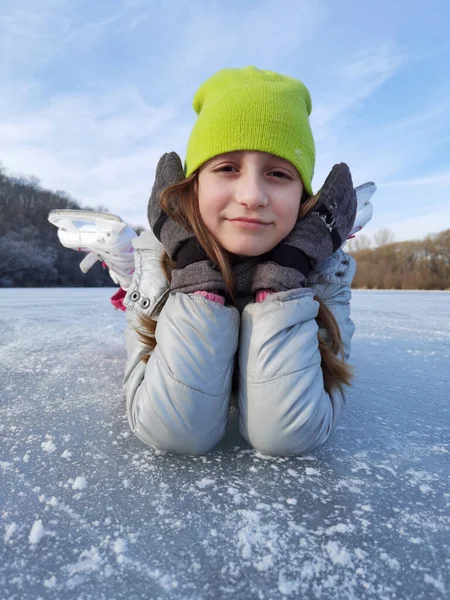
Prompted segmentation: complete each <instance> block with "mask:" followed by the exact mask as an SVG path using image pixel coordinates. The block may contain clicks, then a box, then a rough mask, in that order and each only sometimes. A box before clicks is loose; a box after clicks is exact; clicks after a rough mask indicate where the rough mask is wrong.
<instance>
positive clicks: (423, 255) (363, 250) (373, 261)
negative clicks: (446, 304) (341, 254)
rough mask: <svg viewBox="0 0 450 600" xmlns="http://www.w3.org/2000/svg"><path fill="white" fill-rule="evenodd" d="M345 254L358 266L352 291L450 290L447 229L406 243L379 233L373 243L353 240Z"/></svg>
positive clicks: (359, 238) (384, 231) (449, 235)
mask: <svg viewBox="0 0 450 600" xmlns="http://www.w3.org/2000/svg"><path fill="white" fill-rule="evenodd" d="M346 251H347V252H348V253H349V254H351V255H352V256H353V258H355V260H356V262H357V263H358V269H357V271H356V276H355V279H354V280H353V285H352V287H353V288H366V289H381V290H384V289H395V290H450V229H447V230H445V231H441V232H440V233H436V234H434V235H428V236H427V237H426V238H425V239H423V240H417V241H416V240H414V241H407V242H394V241H393V234H392V232H391V231H389V230H388V229H382V230H380V231H378V232H377V233H376V234H375V235H374V240H373V241H372V240H370V238H368V237H367V236H365V235H364V234H360V235H359V236H356V237H355V239H354V240H351V241H350V242H349V243H348V245H347V247H346Z"/></svg>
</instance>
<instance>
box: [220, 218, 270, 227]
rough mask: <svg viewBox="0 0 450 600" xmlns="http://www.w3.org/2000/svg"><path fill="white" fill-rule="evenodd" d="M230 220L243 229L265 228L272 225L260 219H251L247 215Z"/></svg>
mask: <svg viewBox="0 0 450 600" xmlns="http://www.w3.org/2000/svg"><path fill="white" fill-rule="evenodd" d="M228 220H229V221H230V222H231V223H234V224H235V225H237V226H238V227H241V228H243V229H263V228H264V227H267V226H268V225H270V223H266V222H265V221H260V220H259V219H249V218H247V217H239V218H237V219H228Z"/></svg>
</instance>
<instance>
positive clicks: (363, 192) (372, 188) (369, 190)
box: [355, 181, 377, 208]
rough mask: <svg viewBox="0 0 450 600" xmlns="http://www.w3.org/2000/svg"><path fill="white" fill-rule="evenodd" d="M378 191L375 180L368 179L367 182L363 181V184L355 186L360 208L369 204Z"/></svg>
mask: <svg viewBox="0 0 450 600" xmlns="http://www.w3.org/2000/svg"><path fill="white" fill-rule="evenodd" d="M376 191H377V186H376V185H375V184H374V183H373V181H368V182H367V183H363V184H362V185H358V186H357V187H355V192H356V198H357V200H358V208H359V207H362V206H364V205H365V204H367V203H368V202H369V200H370V199H371V198H372V196H373V195H374V194H375V192H376Z"/></svg>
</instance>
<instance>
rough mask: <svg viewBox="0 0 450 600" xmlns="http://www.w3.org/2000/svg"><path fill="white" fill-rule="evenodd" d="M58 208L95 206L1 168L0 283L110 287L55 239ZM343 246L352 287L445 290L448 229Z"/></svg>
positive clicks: (449, 268) (382, 233)
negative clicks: (52, 219) (352, 268)
mask: <svg viewBox="0 0 450 600" xmlns="http://www.w3.org/2000/svg"><path fill="white" fill-rule="evenodd" d="M63 208H64V209H80V208H82V209H84V210H94V209H91V208H89V207H86V206H81V205H80V204H79V203H78V202H77V201H76V200H74V199H72V198H71V197H70V196H69V195H68V194H66V193H65V192H61V191H56V192H52V191H49V190H45V189H43V188H42V187H41V186H40V183H39V180H38V179H37V178H35V177H31V178H24V177H10V176H8V175H6V174H5V172H4V170H3V169H1V168H0V287H52V286H67V287H79V286H80V287H81V286H85V287H102V286H112V285H114V284H113V282H112V280H111V278H110V277H109V275H108V271H107V270H105V269H103V268H102V267H101V265H100V263H99V262H98V263H96V264H95V265H94V267H93V268H92V269H91V270H90V271H89V272H88V273H87V274H84V273H82V272H81V270H80V268H79V263H80V260H81V259H82V257H83V255H82V254H81V253H79V252H74V251H73V250H69V249H67V248H64V247H63V246H62V245H61V243H60V242H59V240H58V236H57V229H56V227H54V226H53V225H51V224H50V223H49V222H48V214H49V212H50V211H51V210H54V209H63ZM95 210H106V209H105V208H103V207H100V208H96V209H95ZM135 229H136V231H137V232H140V231H142V228H140V227H139V228H136V227H135ZM345 250H346V251H347V252H349V253H350V254H351V255H352V256H353V257H354V258H355V259H356V261H357V263H358V269H357V272H356V276H355V279H354V281H353V287H355V288H368V289H405V290H409V289H424V290H431V289H438V290H443V289H450V229H448V230H446V231H442V232H441V233H438V234H435V235H429V236H427V237H426V238H425V239H424V240H419V241H407V242H394V236H393V234H392V232H391V231H390V230H389V229H381V230H379V231H377V232H376V233H375V235H374V239H373V240H371V239H370V238H368V237H367V236H366V235H364V234H359V235H358V236H356V237H355V238H354V239H353V240H350V241H349V242H348V244H347V245H346V248H345Z"/></svg>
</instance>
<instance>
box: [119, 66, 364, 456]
mask: <svg viewBox="0 0 450 600" xmlns="http://www.w3.org/2000/svg"><path fill="white" fill-rule="evenodd" d="M194 109H195V111H196V113H197V114H198V118H197V121H196V123H195V125H194V128H193V130H192V133H191V136H190V139H189V142H188V148H187V155H186V164H185V172H184V171H183V168H182V166H181V161H180V159H179V157H178V156H177V155H176V154H174V153H172V154H169V155H164V156H163V157H162V159H161V160H160V162H159V164H158V167H157V171H156V179H155V184H154V188H153V191H152V195H151V198H150V202H149V211H148V213H149V221H150V225H151V227H152V232H145V233H143V234H142V235H141V236H140V237H139V238H138V240H137V242H135V274H134V278H133V283H132V285H131V286H130V288H129V290H128V293H127V295H126V298H125V306H126V307H127V309H128V310H127V319H128V329H127V333H126V341H127V353H128V361H127V365H126V374H125V392H126V398H127V411H128V418H129V422H130V425H131V428H132V430H133V432H134V433H135V434H136V435H137V436H138V437H139V438H140V439H141V440H142V441H144V442H145V443H147V444H150V445H152V446H154V447H156V448H159V449H161V450H166V451H170V452H181V453H188V454H203V453H205V452H208V451H209V450H211V449H212V448H214V446H216V444H217V443H218V442H219V441H220V440H221V438H222V437H223V435H224V432H225V428H226V423H227V416H228V412H229V406H230V396H231V393H232V381H233V371H234V370H235V369H236V385H235V392H236V395H237V403H238V407H239V428H240V432H241V434H242V435H243V437H244V438H245V439H246V440H247V441H248V442H249V443H250V444H251V445H252V446H253V447H254V448H255V449H257V450H259V451H260V452H262V453H264V454H270V455H296V454H303V453H306V452H309V451H311V450H312V449H314V448H316V447H317V446H319V445H320V444H322V443H323V442H324V441H325V440H326V439H327V437H328V436H329V434H330V432H331V431H332V430H333V428H334V427H335V425H336V422H337V420H338V417H339V414H340V412H341V409H342V407H343V405H344V386H346V385H349V383H350V377H351V371H350V368H349V367H348V365H347V364H346V363H345V362H344V361H345V360H347V359H348V357H349V353H350V340H351V337H352V335H353V333H354V325H353V322H352V321H351V320H350V318H349V313H350V307H349V300H350V296H351V294H350V283H351V281H352V279H353V275H354V272H355V263H354V260H353V259H352V258H351V257H349V256H347V255H346V254H345V253H344V252H343V251H342V250H340V247H341V245H342V244H343V242H344V241H345V240H346V239H347V237H348V235H349V233H350V231H351V229H352V225H353V222H354V219H355V214H356V195H355V191H354V189H353V184H352V180H351V176H350V172H349V170H348V167H347V166H346V165H344V164H340V165H337V166H335V167H334V168H333V170H332V172H331V174H330V175H329V177H328V178H327V180H326V182H325V184H324V186H323V188H322V189H321V191H320V193H319V194H317V195H316V196H313V195H312V189H311V179H312V175H313V169H314V162H315V153H314V142H313V138H312V134H311V129H310V125H309V114H310V111H311V100H310V96H309V93H308V90H307V89H306V88H305V86H304V85H303V84H302V83H301V82H299V81H297V80H295V79H292V78H290V77H286V76H283V75H279V74H277V73H272V72H269V71H260V70H258V69H256V68H254V67H247V68H244V69H224V70H222V71H219V72H218V73H216V74H215V75H214V76H213V77H211V78H210V79H209V80H207V81H206V82H205V83H204V84H203V85H202V86H201V87H200V89H199V90H198V92H197V93H196V95H195V98H194ZM155 238H157V239H155ZM161 254H162V271H163V273H164V275H163V276H162V273H161V269H160V260H161Z"/></svg>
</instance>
